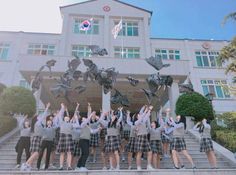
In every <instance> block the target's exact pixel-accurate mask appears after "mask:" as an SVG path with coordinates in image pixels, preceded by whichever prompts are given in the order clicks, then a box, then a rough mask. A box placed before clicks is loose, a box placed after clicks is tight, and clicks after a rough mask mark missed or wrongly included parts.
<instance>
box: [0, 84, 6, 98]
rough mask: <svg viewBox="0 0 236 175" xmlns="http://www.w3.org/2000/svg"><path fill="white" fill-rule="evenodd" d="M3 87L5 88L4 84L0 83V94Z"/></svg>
mask: <svg viewBox="0 0 236 175" xmlns="http://www.w3.org/2000/svg"><path fill="white" fill-rule="evenodd" d="M5 88H6V86H5V85H4V84H2V83H0V95H1V93H2V92H3V90H4V89H5Z"/></svg>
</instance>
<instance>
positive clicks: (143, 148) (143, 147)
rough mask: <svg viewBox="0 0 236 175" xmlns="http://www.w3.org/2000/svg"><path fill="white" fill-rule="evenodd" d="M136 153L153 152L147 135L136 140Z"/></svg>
mask: <svg viewBox="0 0 236 175" xmlns="http://www.w3.org/2000/svg"><path fill="white" fill-rule="evenodd" d="M134 150H135V152H142V153H144V152H149V151H151V146H150V144H149V142H148V137H147V135H139V136H137V138H136V139H135V146H134Z"/></svg>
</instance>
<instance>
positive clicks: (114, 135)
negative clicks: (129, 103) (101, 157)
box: [100, 108, 123, 170]
mask: <svg viewBox="0 0 236 175" xmlns="http://www.w3.org/2000/svg"><path fill="white" fill-rule="evenodd" d="M122 117H123V113H122V108H119V109H118V110H117V111H111V112H110V117H109V119H108V121H105V120H104V115H103V116H102V117H101V119H100V121H101V122H102V123H104V126H106V127H107V137H106V140H105V148H104V150H105V152H106V153H108V154H109V162H110V170H119V169H120V155H119V150H120V145H121V141H120V133H119V132H120V122H121V120H122ZM115 166H116V167H115Z"/></svg>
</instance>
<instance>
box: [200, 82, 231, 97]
mask: <svg viewBox="0 0 236 175" xmlns="http://www.w3.org/2000/svg"><path fill="white" fill-rule="evenodd" d="M221 84H223V85H227V82H226V80H201V85H202V89H203V93H204V95H206V94H208V93H212V94H214V97H215V98H230V93H229V91H228V90H227V89H226V88H223V87H222V86H221Z"/></svg>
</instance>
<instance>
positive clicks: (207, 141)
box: [200, 138, 214, 152]
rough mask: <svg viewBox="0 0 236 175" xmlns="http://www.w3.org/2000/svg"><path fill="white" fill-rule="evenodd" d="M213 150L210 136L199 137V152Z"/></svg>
mask: <svg viewBox="0 0 236 175" xmlns="http://www.w3.org/2000/svg"><path fill="white" fill-rule="evenodd" d="M208 151H214V149H213V143H212V140H211V138H201V140H200V152H208Z"/></svg>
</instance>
